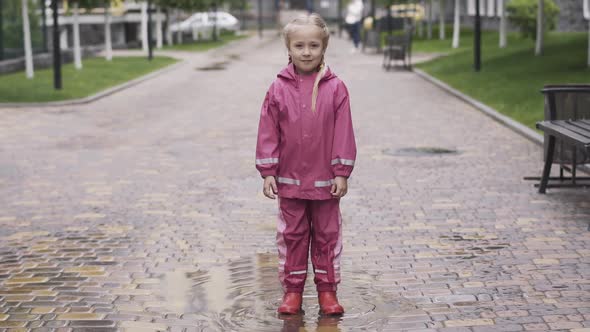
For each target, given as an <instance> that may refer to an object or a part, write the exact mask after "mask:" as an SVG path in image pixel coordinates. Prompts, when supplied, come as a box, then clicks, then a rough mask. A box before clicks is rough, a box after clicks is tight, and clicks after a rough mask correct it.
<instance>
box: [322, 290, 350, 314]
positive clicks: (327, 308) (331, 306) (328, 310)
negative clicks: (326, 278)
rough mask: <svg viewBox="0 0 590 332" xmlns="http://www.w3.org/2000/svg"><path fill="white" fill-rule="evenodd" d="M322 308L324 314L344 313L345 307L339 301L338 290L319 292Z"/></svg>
mask: <svg viewBox="0 0 590 332" xmlns="http://www.w3.org/2000/svg"><path fill="white" fill-rule="evenodd" d="M318 301H319V302H320V310H321V312H322V313H323V314H324V315H342V314H343V313H344V308H342V306H341V305H340V303H338V297H336V292H318Z"/></svg>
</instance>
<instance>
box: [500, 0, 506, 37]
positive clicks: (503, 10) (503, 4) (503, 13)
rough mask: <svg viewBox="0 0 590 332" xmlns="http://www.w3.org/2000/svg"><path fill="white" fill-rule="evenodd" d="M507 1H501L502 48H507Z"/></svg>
mask: <svg viewBox="0 0 590 332" xmlns="http://www.w3.org/2000/svg"><path fill="white" fill-rule="evenodd" d="M506 1H507V0H499V4H500V8H499V11H500V29H499V30H500V48H504V47H506Z"/></svg>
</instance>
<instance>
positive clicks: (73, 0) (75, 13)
mask: <svg viewBox="0 0 590 332" xmlns="http://www.w3.org/2000/svg"><path fill="white" fill-rule="evenodd" d="M67 1H68V6H72V28H73V30H74V67H75V68H76V69H82V50H81V48H80V8H84V9H86V10H87V11H89V10H90V9H92V8H94V7H98V6H99V5H100V2H99V0H67Z"/></svg>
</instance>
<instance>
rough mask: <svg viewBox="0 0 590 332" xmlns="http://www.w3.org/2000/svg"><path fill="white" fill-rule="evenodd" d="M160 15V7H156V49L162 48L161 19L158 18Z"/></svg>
mask: <svg viewBox="0 0 590 332" xmlns="http://www.w3.org/2000/svg"><path fill="white" fill-rule="evenodd" d="M161 14H162V11H161V10H160V7H159V6H158V9H156V47H157V48H158V49H160V48H162V46H163V36H162V18H161V17H160V16H161Z"/></svg>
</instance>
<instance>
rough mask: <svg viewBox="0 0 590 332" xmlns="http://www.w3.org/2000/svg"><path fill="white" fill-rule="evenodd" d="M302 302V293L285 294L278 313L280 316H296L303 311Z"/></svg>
mask: <svg viewBox="0 0 590 332" xmlns="http://www.w3.org/2000/svg"><path fill="white" fill-rule="evenodd" d="M302 300H303V298H302V294H301V293H285V295H283V303H281V306H280V307H279V309H278V310H277V311H278V312H279V314H287V315H296V314H298V313H299V312H300V311H301V302H302Z"/></svg>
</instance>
